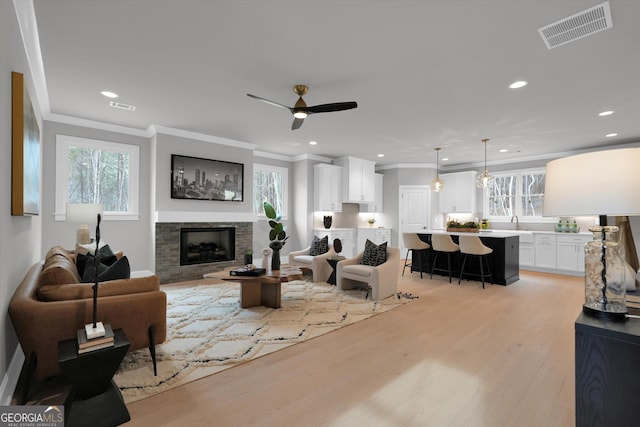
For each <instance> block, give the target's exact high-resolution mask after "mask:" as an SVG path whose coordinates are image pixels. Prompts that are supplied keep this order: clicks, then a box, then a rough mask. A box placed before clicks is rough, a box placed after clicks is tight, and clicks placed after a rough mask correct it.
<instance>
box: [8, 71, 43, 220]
mask: <svg viewBox="0 0 640 427" xmlns="http://www.w3.org/2000/svg"><path fill="white" fill-rule="evenodd" d="M11 120H12V124H13V125H12V127H11V134H12V135H11V215H14V216H23V215H39V214H40V176H41V174H40V130H39V128H38V121H37V119H36V115H35V113H34V110H33V105H32V104H31V97H30V96H29V92H28V90H27V87H26V86H25V84H24V75H23V74H21V73H16V72H12V73H11Z"/></svg>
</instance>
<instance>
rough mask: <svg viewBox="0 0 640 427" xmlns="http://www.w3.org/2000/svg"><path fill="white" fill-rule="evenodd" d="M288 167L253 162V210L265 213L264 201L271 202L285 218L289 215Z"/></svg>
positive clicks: (261, 213)
mask: <svg viewBox="0 0 640 427" xmlns="http://www.w3.org/2000/svg"><path fill="white" fill-rule="evenodd" d="M288 182H289V181H288V170H287V168H283V167H279V166H271V165H263V164H258V163H254V164H253V211H254V212H255V213H257V214H258V215H264V207H263V203H264V202H265V201H267V202H269V203H270V204H271V206H273V208H274V209H275V210H276V212H277V213H278V214H280V215H281V216H282V217H283V218H285V217H286V216H287V206H288V204H287V197H288V194H287V193H288Z"/></svg>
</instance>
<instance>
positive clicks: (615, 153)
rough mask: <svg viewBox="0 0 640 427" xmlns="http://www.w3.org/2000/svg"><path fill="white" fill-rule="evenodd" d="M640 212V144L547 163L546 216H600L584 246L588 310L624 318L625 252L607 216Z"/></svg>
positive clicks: (606, 315)
mask: <svg viewBox="0 0 640 427" xmlns="http://www.w3.org/2000/svg"><path fill="white" fill-rule="evenodd" d="M639 214H640V148H625V149H617V150H606V151H598V152H593V153H587V154H579V155H576V156H570V157H565V158H562V159H558V160H554V161H551V162H549V163H547V173H546V177H545V190H544V213H543V215H544V216H554V217H565V216H583V215H599V216H600V225H599V226H594V227H591V228H589V231H591V232H593V233H594V237H593V241H591V242H588V243H587V244H586V245H585V303H584V306H583V311H584V312H585V313H586V314H589V315H592V316H599V317H607V318H612V319H616V320H622V319H625V318H626V314H627V307H626V303H625V297H626V295H625V294H626V289H625V274H626V268H625V253H624V247H623V246H622V245H621V244H620V241H619V236H618V233H617V232H618V227H615V226H607V216H608V215H612V216H619V215H639Z"/></svg>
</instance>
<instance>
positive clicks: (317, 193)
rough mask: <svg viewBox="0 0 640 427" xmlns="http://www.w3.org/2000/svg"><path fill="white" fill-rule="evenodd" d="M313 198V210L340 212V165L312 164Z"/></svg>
mask: <svg viewBox="0 0 640 427" xmlns="http://www.w3.org/2000/svg"><path fill="white" fill-rule="evenodd" d="M313 198H314V199H313V209H314V210H315V211H320V212H323V211H324V212H342V167H340V166H336V165H330V164H327V163H319V164H317V165H313Z"/></svg>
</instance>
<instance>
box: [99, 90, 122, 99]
mask: <svg viewBox="0 0 640 427" xmlns="http://www.w3.org/2000/svg"><path fill="white" fill-rule="evenodd" d="M100 93H101V94H102V95H104V96H106V97H107V98H117V97H118V94H117V93H115V92H110V91H108V90H103V91H102V92H100Z"/></svg>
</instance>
